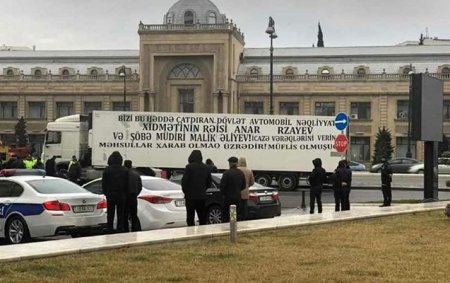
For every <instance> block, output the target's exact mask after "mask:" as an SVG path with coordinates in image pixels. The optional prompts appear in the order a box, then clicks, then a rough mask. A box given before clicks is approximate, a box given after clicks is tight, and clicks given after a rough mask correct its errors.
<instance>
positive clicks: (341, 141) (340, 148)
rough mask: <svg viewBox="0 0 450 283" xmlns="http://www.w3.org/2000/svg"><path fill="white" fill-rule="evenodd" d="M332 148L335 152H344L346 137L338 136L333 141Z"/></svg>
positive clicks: (346, 145) (346, 143) (346, 144)
mask: <svg viewBox="0 0 450 283" xmlns="http://www.w3.org/2000/svg"><path fill="white" fill-rule="evenodd" d="M334 147H335V148H336V151H337V152H345V151H346V150H347V147H348V139H347V136H346V135H338V136H337V137H336V139H335V140H334Z"/></svg>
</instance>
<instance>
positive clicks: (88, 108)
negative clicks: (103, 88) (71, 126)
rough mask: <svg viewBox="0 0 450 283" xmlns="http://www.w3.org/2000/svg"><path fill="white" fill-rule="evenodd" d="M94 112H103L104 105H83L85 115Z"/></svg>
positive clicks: (92, 103)
mask: <svg viewBox="0 0 450 283" xmlns="http://www.w3.org/2000/svg"><path fill="white" fill-rule="evenodd" d="M122 109H123V108H122ZM94 110H102V103H101V102H90V101H89V102H85V103H84V105H83V113H84V114H89V113H92V112H93V111H94Z"/></svg>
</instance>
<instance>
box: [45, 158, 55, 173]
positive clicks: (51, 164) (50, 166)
mask: <svg viewBox="0 0 450 283" xmlns="http://www.w3.org/2000/svg"><path fill="white" fill-rule="evenodd" d="M45 174H46V175H47V176H55V175H56V156H52V158H50V159H49V160H47V162H45Z"/></svg>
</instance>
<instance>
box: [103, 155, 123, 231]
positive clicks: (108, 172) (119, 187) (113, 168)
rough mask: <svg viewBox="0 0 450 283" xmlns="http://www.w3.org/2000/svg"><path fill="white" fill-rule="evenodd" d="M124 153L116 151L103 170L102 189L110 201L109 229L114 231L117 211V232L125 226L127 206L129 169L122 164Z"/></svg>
mask: <svg viewBox="0 0 450 283" xmlns="http://www.w3.org/2000/svg"><path fill="white" fill-rule="evenodd" d="M122 160H123V159H122V155H121V154H120V153H119V152H118V151H114V152H113V153H112V154H111V155H110V156H109V158H108V165H109V166H108V167H106V168H105V171H103V178H102V190H103V194H104V195H105V196H106V201H107V202H108V216H107V220H108V230H109V233H113V232H114V214H115V212H116V211H117V232H119V233H121V232H123V231H124V227H125V221H126V219H125V217H126V216H125V207H126V196H127V192H128V169H127V168H125V167H124V166H122Z"/></svg>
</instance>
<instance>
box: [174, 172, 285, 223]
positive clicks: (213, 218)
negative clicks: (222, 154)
mask: <svg viewBox="0 0 450 283" xmlns="http://www.w3.org/2000/svg"><path fill="white" fill-rule="evenodd" d="M181 178H182V175H176V176H172V177H171V179H170V180H171V181H173V182H176V183H180V182H181ZM221 178H222V174H212V179H213V186H212V188H209V189H208V190H207V191H206V212H207V214H206V215H207V222H208V224H214V223H222V206H223V196H222V193H221V192H220V189H219V184H220V179H221ZM249 197H250V198H249V200H248V202H247V204H248V218H249V219H261V218H272V217H275V216H280V215H281V203H280V199H279V196H278V190H277V189H275V188H270V187H265V186H262V185H260V184H257V183H255V184H254V185H253V186H251V187H250V195H249Z"/></svg>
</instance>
